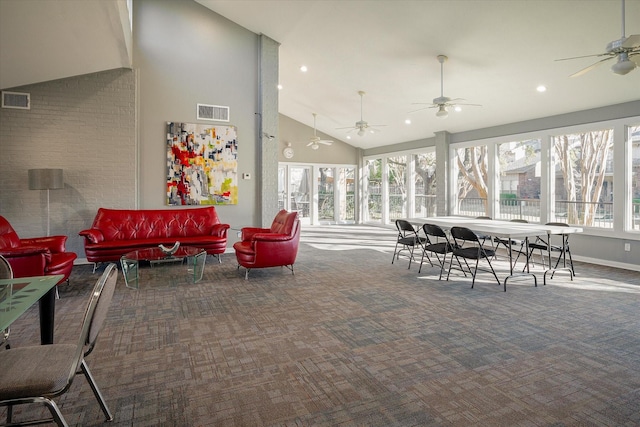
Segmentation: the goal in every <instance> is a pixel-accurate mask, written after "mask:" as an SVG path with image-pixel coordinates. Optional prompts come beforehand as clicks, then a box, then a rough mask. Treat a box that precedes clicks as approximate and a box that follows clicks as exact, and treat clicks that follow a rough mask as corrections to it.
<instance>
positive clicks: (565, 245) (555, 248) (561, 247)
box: [527, 222, 576, 278]
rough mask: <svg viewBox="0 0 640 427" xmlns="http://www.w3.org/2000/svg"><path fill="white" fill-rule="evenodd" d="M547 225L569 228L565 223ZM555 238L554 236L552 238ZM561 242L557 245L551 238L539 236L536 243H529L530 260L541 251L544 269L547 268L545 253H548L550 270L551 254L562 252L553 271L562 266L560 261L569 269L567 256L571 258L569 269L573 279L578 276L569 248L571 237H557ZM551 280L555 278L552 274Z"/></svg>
mask: <svg viewBox="0 0 640 427" xmlns="http://www.w3.org/2000/svg"><path fill="white" fill-rule="evenodd" d="M546 225H556V226H559V227H568V226H569V225H568V224H565V223H564V222H548V223H546ZM551 237H553V236H551ZM558 239H559V240H560V242H558V243H555V244H554V242H553V241H552V240H550V239H549V236H544V237H543V236H537V237H536V240H535V242H533V243H529V254H528V257H527V258H529V259H532V257H533V252H534V251H535V250H536V249H538V250H539V251H540V259H541V261H542V268H544V267H545V262H544V253H545V252H546V253H547V254H548V256H549V268H550V269H551V262H552V260H551V252H560V253H559V254H558V259H557V260H556V264H555V266H554V267H553V270H556V269H557V268H558V265H560V260H562V262H563V268H567V255H568V256H569V267H568V268H567V269H568V270H569V272H570V273H571V277H572V278H573V276H575V275H576V272H575V270H574V269H573V259H572V258H571V249H570V248H569V235H568V234H561V235H558V236H556V240H558ZM551 278H553V274H551Z"/></svg>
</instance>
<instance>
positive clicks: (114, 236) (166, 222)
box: [92, 206, 220, 241]
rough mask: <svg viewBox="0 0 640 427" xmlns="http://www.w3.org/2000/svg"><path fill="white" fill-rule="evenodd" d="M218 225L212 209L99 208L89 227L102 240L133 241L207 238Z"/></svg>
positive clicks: (209, 207)
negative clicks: (204, 236) (186, 237)
mask: <svg viewBox="0 0 640 427" xmlns="http://www.w3.org/2000/svg"><path fill="white" fill-rule="evenodd" d="M216 224H220V220H219V219H218V214H217V213H216V210H215V208H214V207H213V206H208V207H205V208H190V209H164V210H127V209H105V208H100V209H98V213H97V215H96V217H95V219H94V221H93V226H92V228H97V229H99V230H100V231H102V234H103V235H104V238H105V240H108V241H111V240H134V239H153V238H163V237H165V238H166V237H185V236H194V235H209V234H211V230H212V228H213V226H214V225H216Z"/></svg>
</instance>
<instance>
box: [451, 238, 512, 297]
mask: <svg viewBox="0 0 640 427" xmlns="http://www.w3.org/2000/svg"><path fill="white" fill-rule="evenodd" d="M451 236H452V237H453V243H454V245H455V247H454V248H453V252H452V253H453V256H454V257H456V260H458V263H460V258H462V259H463V260H464V263H465V265H466V266H467V270H468V272H469V273H471V275H472V276H473V279H472V280H471V288H472V289H473V285H474V284H475V281H476V274H477V273H478V264H479V263H480V260H481V259H486V260H487V263H488V265H489V268H490V269H484V270H483V271H487V272H491V273H492V274H493V277H495V278H496V282H498V285H500V279H498V276H497V275H496V272H495V270H494V269H493V266H492V265H491V260H490V259H489V258H491V257H493V256H494V255H495V251H494V250H492V249H486V248H485V247H484V246H482V243H481V242H480V239H479V238H478V235H477V234H476V233H474V232H473V231H472V230H471V229H469V228H466V227H451ZM466 242H469V243H471V244H472V246H467V247H463V246H464V244H465V243H466ZM467 259H475V260H476V265H475V268H474V269H473V270H471V267H470V266H469V263H468V262H467ZM452 265H453V263H449V272H448V273H447V280H449V275H450V274H451V267H452ZM463 271H464V270H463ZM504 291H505V292H506V291H507V283H506V281H505V284H504Z"/></svg>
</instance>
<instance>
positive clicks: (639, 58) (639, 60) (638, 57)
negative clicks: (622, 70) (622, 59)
mask: <svg viewBox="0 0 640 427" xmlns="http://www.w3.org/2000/svg"><path fill="white" fill-rule="evenodd" d="M629 59H630V60H631V61H633V62H635V63H636V65H637V66H639V67H640V51H639V52H638V53H634V54H632V55H629Z"/></svg>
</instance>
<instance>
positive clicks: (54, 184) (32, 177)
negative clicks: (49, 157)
mask: <svg viewBox="0 0 640 427" xmlns="http://www.w3.org/2000/svg"><path fill="white" fill-rule="evenodd" d="M60 188H64V177H63V173H62V169H29V190H57V189H60Z"/></svg>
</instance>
